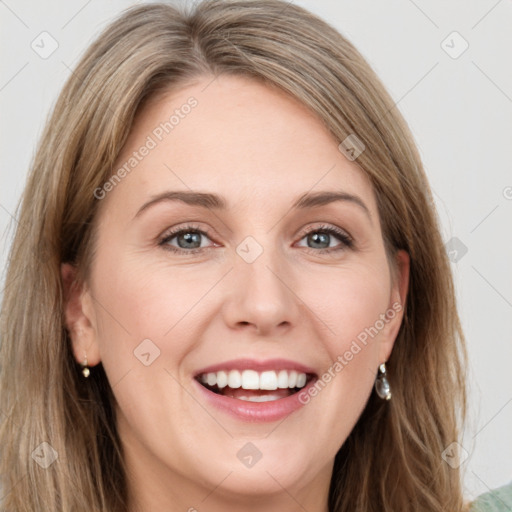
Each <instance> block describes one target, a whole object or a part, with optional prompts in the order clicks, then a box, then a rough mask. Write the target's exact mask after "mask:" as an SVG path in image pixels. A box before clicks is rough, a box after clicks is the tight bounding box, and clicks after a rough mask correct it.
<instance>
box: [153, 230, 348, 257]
mask: <svg viewBox="0 0 512 512" xmlns="http://www.w3.org/2000/svg"><path fill="white" fill-rule="evenodd" d="M202 237H206V238H210V236H209V234H208V232H207V231H203V230H202V229H199V228H198V227H197V226H193V225H189V226H184V227H181V228H179V229H176V230H174V231H171V232H168V233H166V234H165V235H164V237H163V238H162V239H161V240H160V242H159V245H160V246H162V247H163V248H164V249H166V250H169V251H172V252H175V253H181V254H196V253H198V252H202V251H204V250H209V249H211V248H212V247H214V246H211V245H210V246H204V245H202ZM333 237H334V238H336V239H338V241H339V242H340V244H338V245H336V246H334V247H332V246H330V243H331V239H332V238H333ZM303 239H307V240H308V241H309V242H310V243H312V244H313V245H314V246H313V247H305V248H306V249H307V250H308V251H313V252H314V253H316V254H318V253H320V254H324V253H331V252H339V251H342V250H345V249H352V248H353V247H354V241H353V239H352V238H351V237H350V236H349V235H348V234H347V233H345V232H344V231H342V230H341V229H338V228H335V227H333V226H320V227H318V226H317V227H314V228H313V229H310V230H309V231H307V232H306V233H305V234H304V235H303V236H302V238H301V240H303ZM173 240H176V244H177V245H178V246H176V245H175V244H171V242H172V241H173ZM325 244H327V247H323V246H324V245H325ZM315 246H316V247H315ZM300 247H304V246H300Z"/></svg>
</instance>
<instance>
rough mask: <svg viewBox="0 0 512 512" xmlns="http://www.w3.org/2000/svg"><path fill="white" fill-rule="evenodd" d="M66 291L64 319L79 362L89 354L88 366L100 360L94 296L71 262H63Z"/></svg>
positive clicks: (62, 273) (63, 282) (62, 274)
mask: <svg viewBox="0 0 512 512" xmlns="http://www.w3.org/2000/svg"><path fill="white" fill-rule="evenodd" d="M61 277H62V284H63V291H64V312H63V313H64V321H65V325H66V328H67V329H68V332H69V336H70V338H71V344H72V349H73V354H74V355H75V359H76V361H77V362H78V363H83V361H84V359H85V356H86V355H87V363H88V366H95V365H97V364H98V363H99V362H100V352H99V346H98V342H97V329H96V320H95V315H94V308H93V303H92V297H91V294H90V292H89V291H88V290H87V288H86V286H85V284H84V283H81V282H78V280H77V269H76V267H74V266H73V265H71V264H70V263H63V264H61Z"/></svg>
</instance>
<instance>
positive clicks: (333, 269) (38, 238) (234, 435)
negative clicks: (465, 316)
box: [0, 0, 466, 512]
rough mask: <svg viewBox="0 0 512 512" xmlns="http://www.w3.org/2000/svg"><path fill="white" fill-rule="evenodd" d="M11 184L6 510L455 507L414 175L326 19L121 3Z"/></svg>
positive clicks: (432, 276)
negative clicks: (15, 209)
mask: <svg viewBox="0 0 512 512" xmlns="http://www.w3.org/2000/svg"><path fill="white" fill-rule="evenodd" d="M20 208H21V209H20V215H19V219H20V221H19V226H20V227H19V229H18V231H17V233H16V237H15V240H14V243H13V246H12V253H11V260H10V261H11V263H10V265H9V270H8V274H7V279H6V290H5V296H4V302H3V309H2V324H1V336H2V346H1V360H2V368H1V374H0V375H1V376H0V401H1V404H0V405H1V410H2V411H3V412H4V415H5V416H4V418H3V420H2V426H1V433H0V439H1V445H0V446H1V451H2V457H1V461H2V462H1V464H2V475H3V489H4V495H5V498H4V502H5V505H4V509H5V510H9V511H16V512H19V511H25V510H26V511H28V510H30V511H33V510H52V511H58V510H62V511H64V510H66V511H67V510H73V511H75V510H76V511H79V510H98V511H105V512H107V511H108V512H113V511H129V512H135V511H147V510H148V511H149V510H151V511H160V510H162V511H163V510H165V511H174V510H190V511H192V510H209V511H217V510H254V511H256V510H266V511H267V510H277V509H279V510H280V511H283V510H284V511H286V510H290V511H291V510H299V509H300V510H308V511H311V512H315V511H318V512H320V511H321V512H325V511H336V512H341V511H346V510H347V511H348V510H350V511H354V510H357V511H393V512H397V511H401V510H408V511H410V510H418V511H446V510H462V509H463V507H465V506H466V505H465V504H464V500H463V496H462V485H461V481H460V474H459V468H458V464H456V461H454V460H448V458H449V457H451V458H452V459H453V457H454V456H456V454H455V455H454V452H453V450H454V448H453V447H454V446H455V447H456V446H457V445H456V441H457V439H458V437H459V432H460V428H461V424H462V421H463V419H464V416H465V411H466V392H465V387H464V363H465V357H466V354H465V346H464V337H463V333H462V329H461V326H460V323H459V319H458V316H457V311H456V304H455V298H454V289H453V283H452V277H451V274H450V268H449V264H448V260H447V257H446V254H445V251H444V247H443V243H442V239H441V236H440V234H439V227H438V223H437V219H436V214H435V210H434V207H433V201H432V196H431V193H430V189H429V186H428V182H427V179H426V177H425V174H424V171H423V168H422V164H421V161H420V157H419V155H418V152H417V150H416V148H415V145H414V142H413V139H412V136H411V134H410V132H409V130H408V127H407V125H406V123H405V121H404V120H403V118H402V117H401V115H400V114H399V112H398V111H397V109H396V108H395V106H394V104H393V101H392V99H391V98H390V96H389V95H388V94H387V92H386V91H385V89H384V87H383V86H382V84H381V83H380V81H379V80H378V78H377V77H376V75H375V74H374V72H373V71H372V70H371V68H370V67H369V65H368V64H367V63H366V62H365V61H364V59H363V58H362V56H361V55H360V54H359V53H358V52H357V51H356V49H355V48H354V47H353V46H352V45H351V44H350V43H349V42H348V41H347V40H346V39H344V38H343V37H342V36H341V35H340V34H339V33H338V32H337V31H335V30H334V29H333V28H332V27H331V26H329V25H328V24H326V23H325V22H324V21H321V20H320V19H318V18H316V17H315V16H313V15H312V14H310V13H308V12H307V11H305V10H304V9H302V8H300V7H297V6H294V5H292V4H289V3H285V2H281V1H278V0H254V1H243V2H242V1H240V2H236V1H235V2H224V1H220V0H215V1H211V2H205V3H202V4H199V5H198V6H197V7H196V8H194V9H193V10H190V11H179V10H177V9H176V8H174V7H171V6H169V5H163V4H152V5H145V6H140V7H136V8H133V9H131V10H129V11H128V12H126V13H125V14H124V15H123V16H121V17H120V18H119V19H118V20H117V21H115V22H114V23H113V24H112V25H111V26H109V27H108V28H107V29H106V30H105V31H104V33H103V34H102V35H101V36H100V37H99V38H98V40H97V41H96V42H95V43H94V44H93V45H92V46H91V48H90V49H89V50H88V51H87V53H86V54H85V56H84V57H83V58H82V60H81V61H80V63H79V64H78V66H77V68H76V70H75V72H74V73H73V75H72V76H71V78H70V80H69V82H68V83H67V84H66V86H65V87H64V90H63V92H62V94H61V96H60V98H59V100H58V102H57V104H56V106H55V109H54V112H53V115H52V117H51V119H50V120H49V122H48V125H47V128H46V130H45V133H44V135H43V137H42V140H41V143H40V146H39V149H38V152H37V155H36V158H35V161H34V164H33V168H32V170H31V173H30V176H29V181H28V183H27V186H26V189H25V192H24V195H23V199H22V203H21V206H20ZM189 244H190V245H189ZM318 244H319V245H318ZM324 244H325V246H324ZM20 299H21V300H20ZM454 443H455V444H454ZM447 450H448V451H447ZM447 453H448V454H449V456H447Z"/></svg>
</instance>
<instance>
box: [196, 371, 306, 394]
mask: <svg viewBox="0 0 512 512" xmlns="http://www.w3.org/2000/svg"><path fill="white" fill-rule="evenodd" d="M315 378H316V376H315V375H314V374H307V373H302V372H297V371H295V370H280V371H264V372H257V371H255V370H243V371H238V370H231V371H219V372H210V373H203V374H200V375H198V376H197V377H196V380H197V381H198V382H199V383H200V384H201V385H202V386H204V387H205V388H206V389H208V390H209V391H211V392H213V393H216V394H217V395H222V396H225V397H228V398H234V399H237V400H244V401H247V402H272V401H275V400H281V399H282V398H287V397H289V396H292V395H294V394H295V393H298V392H299V391H300V390H301V389H303V388H304V387H306V386H307V385H308V384H309V383H310V382H311V381H312V380H313V379H315Z"/></svg>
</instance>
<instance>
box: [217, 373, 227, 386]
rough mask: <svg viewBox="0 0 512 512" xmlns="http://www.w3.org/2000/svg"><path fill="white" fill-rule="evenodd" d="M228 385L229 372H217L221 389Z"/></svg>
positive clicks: (218, 384)
mask: <svg viewBox="0 0 512 512" xmlns="http://www.w3.org/2000/svg"><path fill="white" fill-rule="evenodd" d="M227 385H228V374H227V373H226V372H217V386H219V388H220V389H222V388H225V387H226V386H227Z"/></svg>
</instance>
